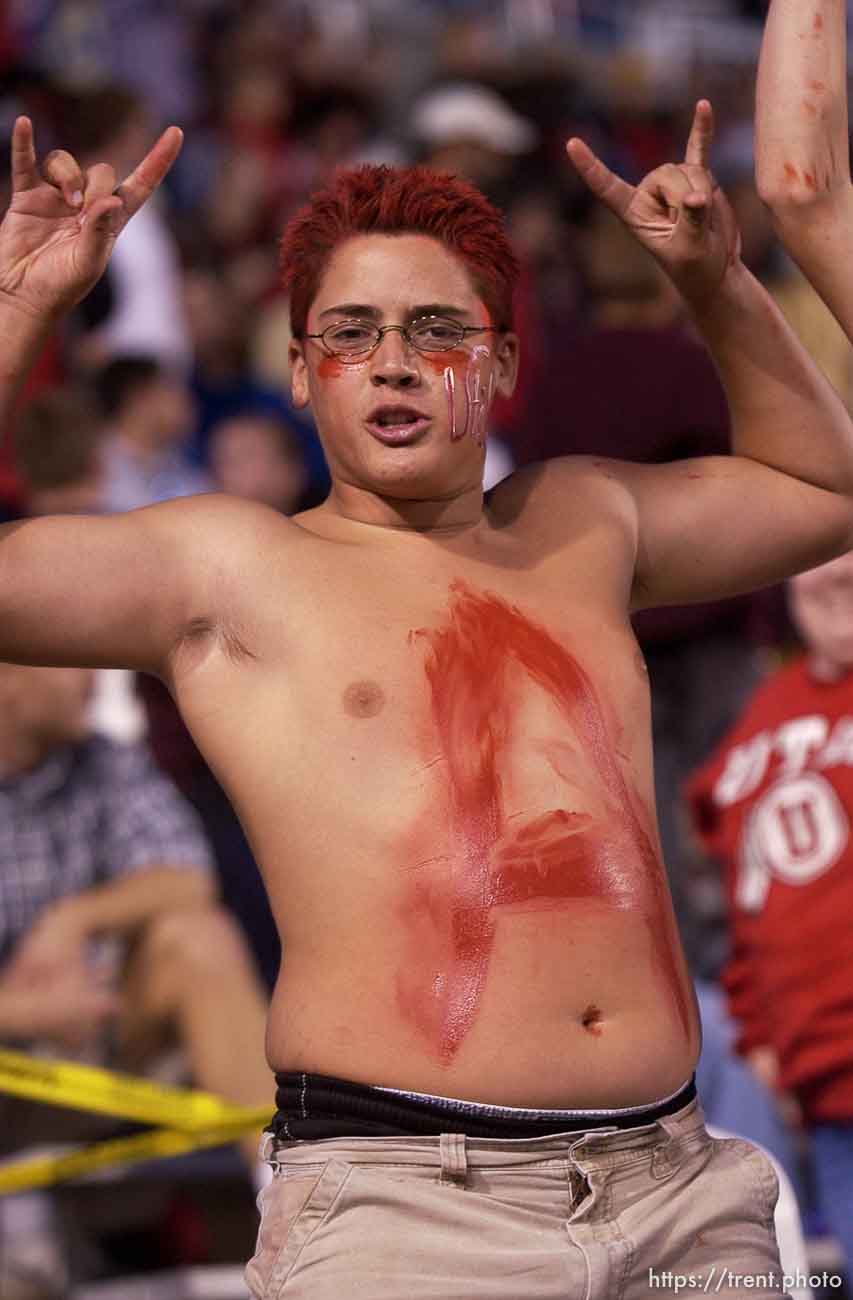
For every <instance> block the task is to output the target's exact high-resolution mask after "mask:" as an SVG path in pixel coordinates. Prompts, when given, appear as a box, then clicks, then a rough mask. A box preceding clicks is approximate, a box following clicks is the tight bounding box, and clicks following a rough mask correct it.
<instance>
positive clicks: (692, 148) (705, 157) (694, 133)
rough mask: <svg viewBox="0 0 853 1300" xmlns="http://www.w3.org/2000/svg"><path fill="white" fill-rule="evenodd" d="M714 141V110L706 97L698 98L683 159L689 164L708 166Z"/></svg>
mask: <svg viewBox="0 0 853 1300" xmlns="http://www.w3.org/2000/svg"><path fill="white" fill-rule="evenodd" d="M713 142H714V110H713V108H712V107H711V104H710V102H709V101H708V100H707V99H700V100H699V102H698V103H697V105H696V108H695V111H694V113H693V125H692V126H691V128H690V135H689V137H688V139H687V148H686V150H685V153H684V161H685V162H686V163H687V164H688V165H689V166H695V167H706V168H707V167H709V166H710V164H711V145H712V144H713Z"/></svg>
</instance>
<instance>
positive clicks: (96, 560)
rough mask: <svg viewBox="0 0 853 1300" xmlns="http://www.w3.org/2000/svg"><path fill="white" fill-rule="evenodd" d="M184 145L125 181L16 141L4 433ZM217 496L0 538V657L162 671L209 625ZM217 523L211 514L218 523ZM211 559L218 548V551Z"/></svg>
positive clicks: (170, 138)
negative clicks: (24, 391) (204, 621)
mask: <svg viewBox="0 0 853 1300" xmlns="http://www.w3.org/2000/svg"><path fill="white" fill-rule="evenodd" d="M180 146H181V133H180V131H179V130H178V129H177V128H176V127H170V128H169V130H168V131H165V132H164V133H163V135H161V137H160V139H159V140H158V141H157V142H156V144H155V145H154V147H153V148H152V149H151V151H150V152H149V153H148V154H147V155H146V157H145V158H143V159H142V161H141V162H140V164H139V165H138V167H136V168H135V170H134V171H133V172H132V173H131V174H130V175H129V176H128V177H126V178H125V179H124V180H123V181H121V183H120V184H117V183H116V176H115V174H114V172H113V169H112V168H111V167H109V166H107V165H106V164H97V165H95V166H94V167H90V168H89V169H88V170H87V171H86V172H85V173H84V172H83V171H82V170H81V168H80V166H79V165H78V163H77V162H76V160H75V159H74V158H73V157H72V156H71V155H70V154H68V153H64V152H61V151H55V152H54V153H52V154H50V155H49V156H48V157H47V158H46V159H45V160H44V162H43V164H42V165H41V166H39V164H38V160H37V157H36V151H35V142H34V139H33V129H32V124H31V123H30V121H29V119H28V118H26V117H21V118H18V120H17V121H16V123H15V127H14V130H13V134H12V199H11V202H10V205H9V208H8V211H7V212H6V215H5V217H4V219H3V222H2V224H0V341H2V346H0V426H2V425H5V424H6V422H7V421H8V420H9V418H10V414H11V411H12V407H13V404H14V400H15V397H16V395H17V393H18V391H19V389H20V387H21V384H22V383H23V381H24V379H25V378H26V375H27V373H28V371H29V369H30V367H31V366H32V364H33V362H34V361H35V359H36V357H37V356H38V353H39V350H40V348H41V346H42V344H43V342H44V340H45V338H46V337H47V335H48V334H49V332H50V331H51V330H52V329H53V328H55V326H56V324H57V323H58V321H59V320H60V319H61V318H62V316H63V315H64V314H65V313H66V312H67V311H68V310H69V309H70V308H71V307H72V306H73V305H74V304H75V303H77V302H79V301H80V299H81V298H83V297H84V296H85V294H86V293H88V292H89V290H90V289H91V288H92V287H93V285H94V284H95V283H96V282H97V280H98V279H99V278H100V276H101V275H102V273H103V271H104V269H105V267H106V265H107V262H108V260H109V257H110V253H111V252H112V248H113V245H114V244H115V241H116V238H117V237H118V235H119V234H120V232H121V230H122V228H123V226H124V225H125V224H126V223H127V221H129V220H130V219H131V217H132V216H133V215H134V213H135V212H136V211H138V209H139V208H140V207H141V206H142V204H143V203H145V201H146V200H147V199H148V198H149V197H150V195H151V194H152V193H153V192H154V190H155V189H156V188H157V186H158V185H159V184H160V182H161V181H162V179H163V177H164V176H165V175H166V173H167V172H168V170H169V168H170V167H171V165H172V163H173V162H174V160H175V158H176V157H177V154H178V151H179V149H180ZM223 511H225V512H226V513H228V512H229V507H228V505H227V504H226V503H224V502H222V499H219V504H218V505H217V503H216V499H205V500H204V501H203V502H202V501H201V500H199V501H191V502H185V501H182V502H177V503H174V504H168V505H164V506H155V507H152V508H151V509H150V510H141V511H133V512H132V513H130V514H127V515H116V516H114V517H112V518H80V517H76V516H74V517H72V516H69V517H65V516H57V517H54V518H44V519H32V520H25V521H23V522H20V523H14V524H7V525H5V526H3V527H2V528H0V659H3V660H9V661H12V662H15V661H17V662H21V663H42V664H80V665H89V664H91V665H95V666H97V665H117V666H126V667H131V668H147V669H149V670H151V671H155V672H157V671H161V670H162V669H163V668H164V667H165V666H166V663H167V660H168V657H169V654H170V651H171V650H172V649H173V648H174V646H175V645H176V644H177V643H178V642H179V641H180V640H181V638H182V636H183V635H184V634H185V633H186V630H187V628H188V627H191V626H192V623H193V619H198V618H203V617H205V616H207V614H208V613H209V610H210V608H211V605H210V603H209V600H208V596H210V594H211V593H210V592H209V591H208V590H207V587H209V585H210V583H209V580H208V582H207V587H206V581H205V570H206V569H207V570H208V571H210V568H211V566H210V564H209V562H208V563H207V564H205V555H206V548H205V544H204V542H203V541H197V540H196V539H198V537H199V533H203V534H204V535H205V537H206V538H207V539H208V542H209V538H210V535H211V532H210V528H209V525H211V524H213V525H214V530H215V525H216V523H217V522H220V515H221V514H222V512H223ZM211 515H212V518H210V519H208V526H207V527H206V526H204V525H203V523H202V516H204V518H206V519H207V518H208V516H211ZM208 549H209V548H208Z"/></svg>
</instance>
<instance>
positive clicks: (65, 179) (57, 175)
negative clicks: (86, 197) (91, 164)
mask: <svg viewBox="0 0 853 1300" xmlns="http://www.w3.org/2000/svg"><path fill="white" fill-rule="evenodd" d="M41 172H42V176H43V177H44V179H45V180H46V181H47V182H48V184H49V185H53V186H54V188H55V189H58V190H60V191H61V193H62V197H63V198H64V199H65V202H66V203H67V204H68V205H69V207H72V208H79V206H80V204H81V203H82V201H83V173H82V171H81V170H80V165H79V163H78V162H77V159H76V158H74V157H72V155H71V154H70V153H67V152H66V151H65V150H64V149H53V150H52V151H51V152H50V153H49V154H48V155H47V157H46V158H45V160H44V162H43V163H42V165H41Z"/></svg>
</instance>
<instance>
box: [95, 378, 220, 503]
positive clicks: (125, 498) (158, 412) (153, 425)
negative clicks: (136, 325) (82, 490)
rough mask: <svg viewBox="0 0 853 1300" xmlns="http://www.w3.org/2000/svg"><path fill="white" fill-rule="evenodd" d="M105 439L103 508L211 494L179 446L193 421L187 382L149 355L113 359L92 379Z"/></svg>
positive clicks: (207, 483)
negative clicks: (98, 401) (199, 493)
mask: <svg viewBox="0 0 853 1300" xmlns="http://www.w3.org/2000/svg"><path fill="white" fill-rule="evenodd" d="M95 384H96V389H97V393H98V397H99V399H100V403H101V409H102V412H103V419H104V421H105V423H106V428H107V437H106V440H105V443H104V472H105V479H104V493H103V503H102V504H103V508H104V509H105V510H108V511H120V510H135V509H136V508H137V507H139V506H149V505H154V504H155V503H156V502H157V501H167V500H169V499H171V498H172V497H182V496H192V495H193V494H194V493H196V492H210V491H211V490H212V488H213V484H212V481H211V479H210V478H209V477H208V476H207V475H206V474H205V473H204V472H203V471H201V470H199V469H197V468H196V467H195V466H193V465H191V464H190V462H189V459H188V457H187V456H186V455H185V453H184V450H183V444H184V443H185V442H186V440H187V439H188V437H189V433H190V430H191V429H192V423H193V403H192V398H191V395H190V392H189V390H188V388H187V385H186V382H185V381H184V380H183V379H182V378H180V376H179V375H178V374H176V373H175V372H174V371H172V370H169V369H167V368H166V367H165V366H163V365H161V363H160V362H158V361H157V360H155V359H154V358H153V357H140V356H132V357H118V358H116V359H115V360H114V361H111V362H110V363H109V364H108V365H107V366H105V367H104V369H103V370H102V371H100V373H99V374H98V375H97V377H96V381H95Z"/></svg>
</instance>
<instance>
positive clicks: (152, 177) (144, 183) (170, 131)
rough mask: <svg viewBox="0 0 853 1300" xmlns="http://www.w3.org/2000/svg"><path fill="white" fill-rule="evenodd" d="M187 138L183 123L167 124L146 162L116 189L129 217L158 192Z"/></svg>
mask: <svg viewBox="0 0 853 1300" xmlns="http://www.w3.org/2000/svg"><path fill="white" fill-rule="evenodd" d="M183 142H184V133H183V131H182V130H181V129H180V127H177V126H170V127H167V128H166V130H165V131H164V132H163V134H162V135H161V136H160V138H159V139H158V140H157V141H156V143H155V144H154V145H153V146H152V148H151V149H150V150H149V152H148V153H147V154H146V155H145V157H144V158H143V159H142V162H141V163H139V165H138V166H137V167H135V168H134V169H133V171H132V172H131V173H130V175H129V176H128V177H127V178H126V180H123V181H122V183H121V185H119V187H118V189H117V191H116V193H117V194H118V195H119V196H120V197H121V199H122V201H123V203H124V207H125V213H126V217H132V216H133V214H134V212H137V211H138V210H139V208H141V207H142V204H143V203H144V202H145V200H146V199H147V198H150V196H151V195H152V194H153V193H154V191H155V190H156V188H157V186H158V185H159V184H160V182H161V181H162V180H163V178H164V177H165V176H166V174H167V172H168V171H169V169H170V168H171V166H172V164H173V163H174V161H175V159H176V158H177V156H178V154H179V153H180V152H181V145H182V144H183Z"/></svg>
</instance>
